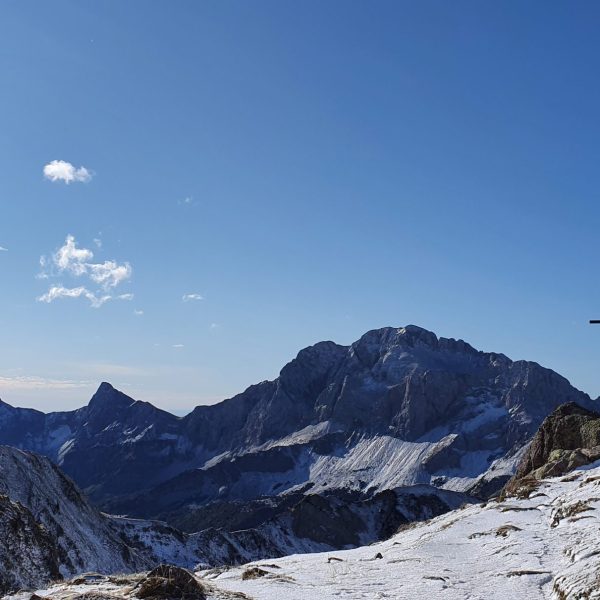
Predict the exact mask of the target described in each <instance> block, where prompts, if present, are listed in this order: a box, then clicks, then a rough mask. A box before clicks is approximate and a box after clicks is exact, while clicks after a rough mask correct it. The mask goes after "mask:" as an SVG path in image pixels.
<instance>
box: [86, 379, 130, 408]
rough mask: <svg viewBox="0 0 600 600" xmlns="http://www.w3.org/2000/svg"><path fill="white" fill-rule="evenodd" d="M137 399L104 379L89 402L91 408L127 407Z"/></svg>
mask: <svg viewBox="0 0 600 600" xmlns="http://www.w3.org/2000/svg"><path fill="white" fill-rule="evenodd" d="M134 402H135V400H134V399H133V398H130V397H129V396H127V395H126V394H124V393H123V392H120V391H119V390H117V389H115V388H114V387H113V386H112V385H111V384H110V383H108V382H106V381H103V382H102V383H101V384H100V387H98V389H97V390H96V393H95V394H94V395H93V396H92V398H91V400H90V402H89V405H88V406H89V408H90V409H98V408H103V409H104V408H111V409H115V408H127V407H128V406H131V405H132V404H133V403H134Z"/></svg>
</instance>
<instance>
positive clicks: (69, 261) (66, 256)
mask: <svg viewBox="0 0 600 600" xmlns="http://www.w3.org/2000/svg"><path fill="white" fill-rule="evenodd" d="M92 258H94V253H93V252H92V251H91V250H87V249H86V248H77V242H76V241H75V238H74V237H73V236H72V235H68V236H67V238H66V240H65V244H64V246H62V247H61V248H59V249H58V250H57V251H56V253H55V254H54V257H53V260H54V264H55V265H56V266H57V267H58V269H59V270H60V271H70V272H71V273H73V275H83V274H84V273H86V272H87V270H88V265H87V264H86V261H89V260H92ZM40 262H41V259H40ZM44 262H45V259H44Z"/></svg>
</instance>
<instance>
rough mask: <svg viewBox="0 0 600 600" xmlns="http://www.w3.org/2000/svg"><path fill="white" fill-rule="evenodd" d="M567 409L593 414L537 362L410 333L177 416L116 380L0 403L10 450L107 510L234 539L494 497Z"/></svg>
mask: <svg viewBox="0 0 600 600" xmlns="http://www.w3.org/2000/svg"><path fill="white" fill-rule="evenodd" d="M567 402H576V403H577V404H579V405H581V406H583V407H586V408H589V409H593V408H594V406H595V405H596V401H593V400H591V399H590V398H589V396H587V395H586V394H584V393H583V392H581V391H579V390H577V389H575V388H574V387H572V386H571V385H570V384H569V382H568V381H567V380H566V379H565V378H564V377H561V376H560V375H558V374H557V373H555V372H553V371H551V370H549V369H545V368H543V367H541V366H540V365H538V364H536V363H533V362H527V361H511V360H510V359H508V358H507V357H506V356H504V355H503V354H495V353H485V352H480V351H477V350H475V349H474V348H473V347H471V346H470V345H469V344H467V343H466V342H464V341H462V340H455V339H446V338H438V337H437V336H436V335H435V334H433V333H432V332H430V331H426V330H425V329H422V328H420V327H416V326H408V327H403V328H383V329H378V330H374V331H370V332H368V333H366V334H365V335H363V336H362V337H361V338H360V339H359V340H358V341H357V342H355V343H353V344H352V345H350V346H341V345H338V344H335V343H333V342H321V343H318V344H315V345H314V346H311V347H309V348H306V349H304V350H302V351H301V352H300V353H299V354H298V356H297V357H296V358H295V359H294V360H292V361H291V362H290V363H289V364H287V365H286V366H285V367H283V369H282V370H281V373H280V376H279V377H278V378H277V379H275V380H274V381H264V382H262V383H259V384H257V385H254V386H251V387H250V388H248V389H247V390H246V391H245V392H243V393H241V394H239V395H237V396H235V397H233V398H231V399H229V400H225V401H223V402H221V403H219V404H216V405H213V406H198V407H196V408H195V409H194V410H193V411H192V412H191V413H190V414H188V415H187V416H185V417H181V418H180V417H176V416H174V415H172V414H170V413H168V412H165V411H163V410H160V409H158V408H156V407H154V406H153V405H151V404H149V403H147V402H140V401H136V400H133V399H132V398H130V397H128V396H126V395H125V394H123V393H121V392H119V391H117V390H116V389H114V388H113V387H112V386H111V385H110V384H108V383H102V384H101V385H100V387H99V388H98V391H97V392H96V393H95V394H94V396H93V397H92V399H91V401H90V402H89V404H88V405H87V406H85V407H83V408H80V409H78V410H75V411H70V412H56V413H49V414H43V413H41V412H38V411H35V410H31V409H22V408H13V407H12V406H10V405H8V404H5V403H2V402H0V443H2V444H7V445H11V446H15V447H17V448H21V449H25V450H31V451H34V452H37V453H40V454H42V455H45V456H47V457H48V458H50V459H51V460H52V461H54V462H55V463H56V464H57V465H59V466H60V467H61V469H62V470H64V472H65V473H67V474H68V475H69V476H70V477H72V478H73V479H74V481H75V482H76V483H77V484H78V485H79V486H80V487H81V488H83V490H84V491H85V492H86V493H87V494H88V495H89V497H90V498H91V500H92V502H93V503H95V504H96V505H97V506H99V507H101V508H102V509H104V510H108V511H110V512H113V513H118V514H127V515H129V516H132V517H143V518H160V519H164V520H166V521H167V522H169V523H171V524H172V525H175V526H178V527H180V528H182V529H184V530H186V531H190V532H191V531H197V530H199V529H203V528H205V527H206V526H209V525H210V524H211V523H212V524H214V523H217V524H218V526H220V527H223V528H225V529H229V530H233V529H236V528H241V527H256V526H259V525H260V524H261V523H265V522H266V521H268V520H270V519H273V518H275V517H276V516H277V515H280V514H283V513H285V512H287V511H288V510H289V508H290V505H291V504H295V502H296V500H298V499H301V498H304V497H306V496H307V495H311V496H312V497H317V496H319V497H327V496H331V497H339V496H340V495H342V496H343V495H344V494H352V495H353V498H354V501H358V502H363V501H368V500H369V499H370V498H372V497H374V496H375V495H377V494H380V493H381V492H384V491H385V490H398V489H399V488H402V487H404V486H415V485H416V486H428V487H429V488H430V489H431V491H432V493H434V494H435V493H436V492H435V490H436V489H441V490H447V491H452V492H457V493H460V494H469V495H471V496H475V497H479V498H483V497H487V496H489V495H490V494H492V493H494V492H496V491H498V490H499V489H500V488H501V487H502V485H503V484H504V483H505V482H506V481H507V480H508V479H509V478H510V476H511V475H512V474H513V472H514V469H515V465H516V463H517V462H518V460H519V458H520V456H521V455H522V453H523V451H524V448H525V446H526V444H527V443H528V441H529V440H530V439H531V437H532V436H533V434H534V433H535V431H536V429H537V428H538V426H539V425H540V424H541V422H542V420H543V419H544V417H546V416H547V415H548V414H549V413H550V412H552V411H553V410H554V409H555V408H556V407H557V406H559V405H560V404H563V403H567ZM290 499H294V502H291V500H290Z"/></svg>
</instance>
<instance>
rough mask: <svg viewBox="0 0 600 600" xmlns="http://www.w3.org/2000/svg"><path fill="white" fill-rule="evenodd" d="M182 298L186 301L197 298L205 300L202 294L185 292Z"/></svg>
mask: <svg viewBox="0 0 600 600" xmlns="http://www.w3.org/2000/svg"><path fill="white" fill-rule="evenodd" d="M181 299H182V300H183V301H184V302H193V301H195V300H204V296H202V294H184V295H183V296H182V297H181Z"/></svg>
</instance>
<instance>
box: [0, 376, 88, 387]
mask: <svg viewBox="0 0 600 600" xmlns="http://www.w3.org/2000/svg"><path fill="white" fill-rule="evenodd" d="M89 385H90V382H89V381H72V380H68V379H64V380H62V379H47V378H46V377H36V376H24V375H23V376H17V377H8V376H3V375H0V389H7V390H38V389H54V390H65V389H72V388H83V387H87V386H89Z"/></svg>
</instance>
